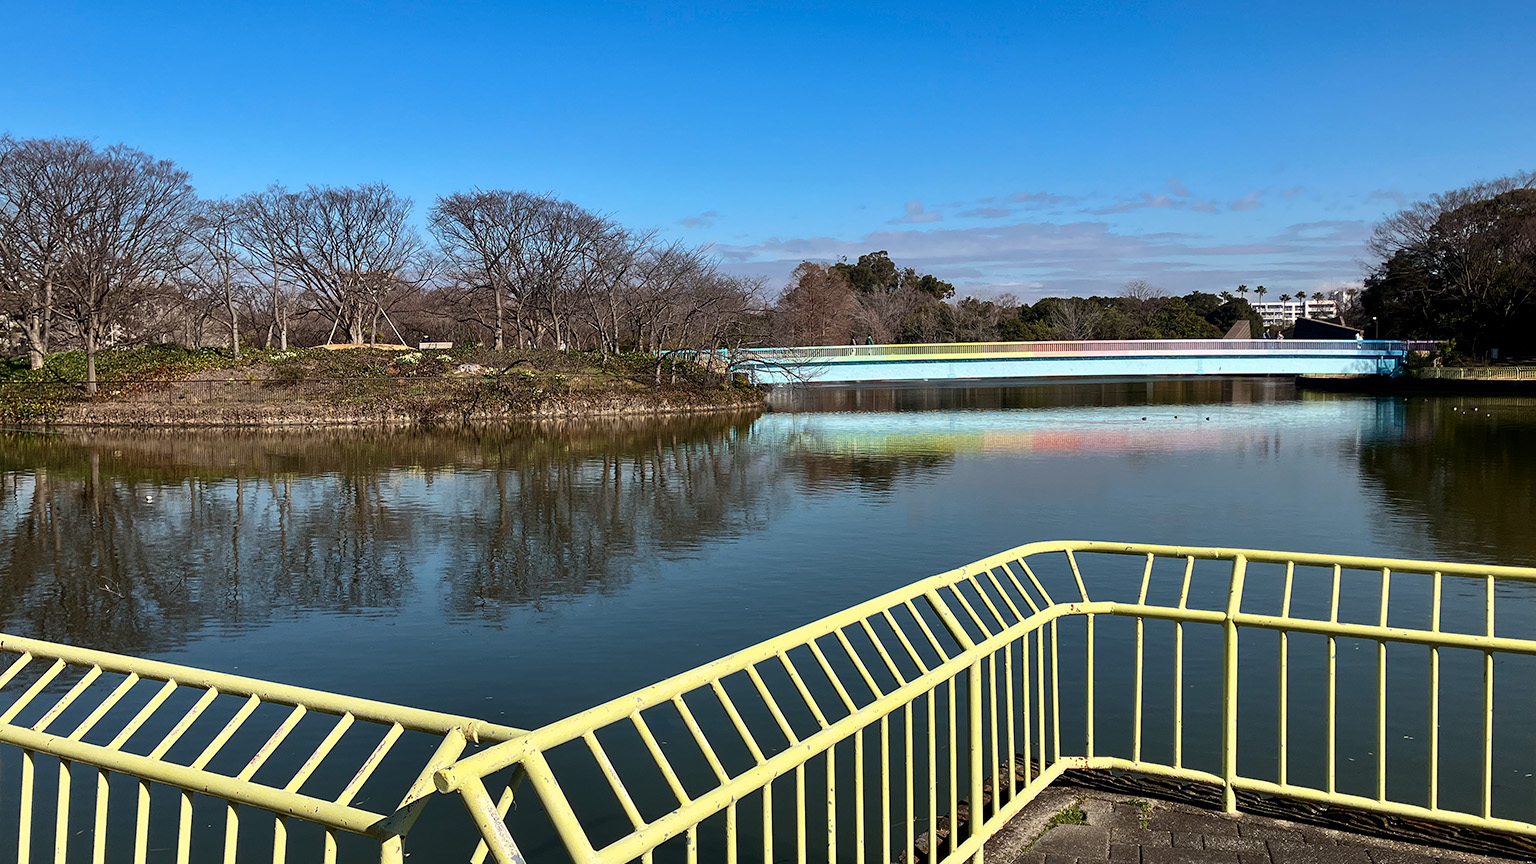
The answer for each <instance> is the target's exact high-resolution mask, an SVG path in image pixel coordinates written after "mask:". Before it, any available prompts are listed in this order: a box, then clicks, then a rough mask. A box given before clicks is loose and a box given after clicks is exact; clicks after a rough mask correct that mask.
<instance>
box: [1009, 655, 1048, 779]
mask: <svg viewBox="0 0 1536 864" xmlns="http://www.w3.org/2000/svg"><path fill="white" fill-rule="evenodd" d="M1039 632H1040V630H1039V628H1038V627H1037V628H1036V629H1035V633H1036V634H1039ZM1029 705H1030V694H1029V634H1028V633H1025V634H1024V635H1023V636H1022V637H1020V639H1019V706H1020V712H1019V713H1020V715H1021V719H1022V721H1023V727H1024V785H1025V787H1028V786H1029V784H1030V783H1031V782H1032V781H1033V780H1034V773H1033V772H1034V767H1033V765H1032V764H1031V763H1033V762H1034V749H1035V748H1034V734H1035V730H1034V727H1033V726H1032V725H1031V722H1032V721H1031V719H1030V711H1029ZM1040 758H1041V760H1042V761H1043V760H1044V759H1045V750H1043V749H1042V750H1041V751H1040ZM1014 773H1015V775H1017V773H1018V771H1017V769H1015V770H1014Z"/></svg>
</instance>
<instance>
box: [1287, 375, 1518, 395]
mask: <svg viewBox="0 0 1536 864" xmlns="http://www.w3.org/2000/svg"><path fill="white" fill-rule="evenodd" d="M1296 389H1297V390H1315V391H1319V392H1326V393H1382V394H1391V393H1478V394H1484V395H1522V396H1523V395H1531V394H1536V378H1525V379H1520V378H1493V377H1473V378H1444V377H1435V378H1419V377H1416V376H1414V375H1411V374H1407V375H1401V376H1398V377H1396V378H1388V377H1386V376H1364V377H1350V378H1322V377H1315V376H1308V375H1298V376H1296Z"/></svg>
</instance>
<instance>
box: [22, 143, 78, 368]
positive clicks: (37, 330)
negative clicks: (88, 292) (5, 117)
mask: <svg viewBox="0 0 1536 864" xmlns="http://www.w3.org/2000/svg"><path fill="white" fill-rule="evenodd" d="M97 157H98V154H97V153H96V151H95V149H94V148H93V147H91V145H90V144H89V143H87V142H84V141H79V140H75V139H68V138H59V139H35V138H34V139H24V140H17V139H14V138H11V137H10V136H0V312H3V313H4V314H5V315H6V316H7V317H9V318H10V319H11V320H13V321H14V322H16V324H17V326H19V328H20V329H21V332H22V336H23V339H24V341H25V342H26V345H27V354H28V355H29V358H30V361H31V366H32V368H33V369H39V368H41V367H42V365H43V358H44V357H45V356H46V355H47V353H48V350H49V347H50V345H51V342H52V335H53V329H54V317H55V312H56V310H57V307H56V301H57V296H56V295H57V293H58V288H59V276H60V273H61V271H62V269H63V268H64V266H65V263H66V255H65V249H66V244H67V243H68V242H69V234H70V229H71V228H72V227H73V226H74V224H75V222H76V220H78V219H80V218H82V217H83V216H84V215H85V214H86V210H87V208H88V207H90V206H92V204H91V202H90V201H88V200H87V199H86V196H87V192H88V189H89V188H90V184H89V183H88V182H87V179H86V173H87V171H88V170H90V166H91V165H93V164H94V161H95V160H96V159H97Z"/></svg>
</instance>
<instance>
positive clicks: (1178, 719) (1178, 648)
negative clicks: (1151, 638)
mask: <svg viewBox="0 0 1536 864" xmlns="http://www.w3.org/2000/svg"><path fill="white" fill-rule="evenodd" d="M1194 573H1195V556H1193V555H1186V556H1184V582H1183V585H1182V586H1181V587H1180V588H1179V609H1181V610H1183V609H1188V608H1189V583H1190V580H1191V578H1192V577H1193V576H1194ZM1173 767H1175V768H1183V767H1184V620H1183V619H1182V618H1179V619H1175V620H1174V622H1173Z"/></svg>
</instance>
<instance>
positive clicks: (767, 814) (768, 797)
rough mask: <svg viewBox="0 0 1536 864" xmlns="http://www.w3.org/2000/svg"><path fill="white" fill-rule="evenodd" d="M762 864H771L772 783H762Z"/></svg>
mask: <svg viewBox="0 0 1536 864" xmlns="http://www.w3.org/2000/svg"><path fill="white" fill-rule="evenodd" d="M763 864H773V783H772V782H771V781H770V782H768V783H764V784H763Z"/></svg>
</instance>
